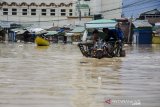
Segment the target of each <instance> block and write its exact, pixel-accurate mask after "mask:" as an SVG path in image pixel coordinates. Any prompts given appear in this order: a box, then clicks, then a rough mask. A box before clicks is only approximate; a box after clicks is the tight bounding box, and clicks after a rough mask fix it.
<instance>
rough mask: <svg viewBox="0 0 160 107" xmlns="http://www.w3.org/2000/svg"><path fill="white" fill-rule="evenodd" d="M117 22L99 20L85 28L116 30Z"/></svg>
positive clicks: (88, 23) (87, 24) (89, 23)
mask: <svg viewBox="0 0 160 107" xmlns="http://www.w3.org/2000/svg"><path fill="white" fill-rule="evenodd" d="M116 24H117V22H116V21H115V20H112V19H111V20H106V19H99V20H93V21H90V22H87V23H85V28H115V26H116Z"/></svg>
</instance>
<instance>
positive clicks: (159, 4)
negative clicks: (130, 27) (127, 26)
mask: <svg viewBox="0 0 160 107" xmlns="http://www.w3.org/2000/svg"><path fill="white" fill-rule="evenodd" d="M159 5H160V4H156V5H151V6H147V7H143V8H137V10H142V9H146V8H149V7H152V6H159ZM133 10H135V9H133ZM129 11H132V10H126V11H125V12H129ZM118 13H121V12H116V13H113V12H112V13H106V14H105V15H104V16H106V15H113V14H118Z"/></svg>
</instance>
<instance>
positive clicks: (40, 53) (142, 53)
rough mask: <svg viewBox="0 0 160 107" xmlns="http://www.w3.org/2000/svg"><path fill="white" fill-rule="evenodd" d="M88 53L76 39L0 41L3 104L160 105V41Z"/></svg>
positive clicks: (45, 106)
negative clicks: (45, 43) (117, 53)
mask: <svg viewBox="0 0 160 107" xmlns="http://www.w3.org/2000/svg"><path fill="white" fill-rule="evenodd" d="M126 54H127V56H126V57H124V58H103V59H100V60H99V59H94V58H85V57H83V56H82V55H81V53H80V51H79V49H78V47H77V46H76V45H70V44H68V45H62V44H53V45H51V46H50V47H36V46H35V44H18V43H15V44H14V43H13V44H12V43H8V44H2V43H1V44H0V107H124V106H125V107H129V106H131V107H137V106H138V107H160V45H137V46H128V47H126Z"/></svg>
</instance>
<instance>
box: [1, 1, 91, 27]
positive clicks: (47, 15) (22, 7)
mask: <svg viewBox="0 0 160 107" xmlns="http://www.w3.org/2000/svg"><path fill="white" fill-rule="evenodd" d="M86 2H87V0H86ZM77 4H78V2H77V0H65V1H64V0H47V1H41V0H27V1H25V0H5V1H3V0H2V1H1V2H0V21H2V22H4V21H6V22H8V23H10V22H11V23H12V22H14V23H19V24H20V23H31V24H33V23H34V24H36V25H37V26H39V25H41V24H42V23H43V24H42V25H45V23H46V26H53V25H54V26H62V25H64V24H73V23H70V22H68V21H67V20H68V17H72V16H73V17H75V16H78V15H79V12H78V9H81V16H82V17H83V16H88V15H89V6H87V5H82V6H81V7H80V8H79V7H77V6H78V5H77ZM83 20H84V19H83Z"/></svg>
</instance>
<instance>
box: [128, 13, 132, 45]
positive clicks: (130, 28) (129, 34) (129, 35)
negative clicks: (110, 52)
mask: <svg viewBox="0 0 160 107" xmlns="http://www.w3.org/2000/svg"><path fill="white" fill-rule="evenodd" d="M132 19H133V15H132V16H131V18H130V19H129V33H128V40H127V42H128V43H130V40H131V39H130V38H131V30H132Z"/></svg>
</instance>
